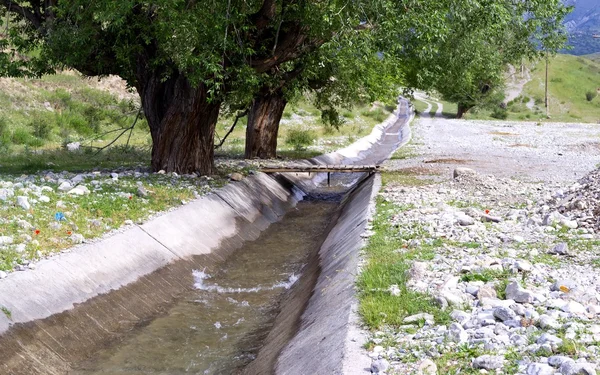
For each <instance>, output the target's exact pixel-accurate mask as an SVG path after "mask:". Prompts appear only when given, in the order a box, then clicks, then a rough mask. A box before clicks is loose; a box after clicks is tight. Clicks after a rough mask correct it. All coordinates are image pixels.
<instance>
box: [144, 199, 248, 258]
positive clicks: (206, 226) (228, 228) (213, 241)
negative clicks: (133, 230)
mask: <svg viewBox="0 0 600 375" xmlns="http://www.w3.org/2000/svg"><path fill="white" fill-rule="evenodd" d="M237 216H238V214H237V213H236V212H235V211H234V210H233V208H231V206H229V205H228V204H227V203H226V202H225V201H224V200H223V199H221V198H220V197H219V196H218V195H215V194H212V195H209V196H206V197H203V198H201V199H198V200H197V201H194V202H192V203H190V204H188V205H185V206H183V207H181V208H179V209H177V210H175V211H171V212H169V213H167V214H165V215H162V216H160V217H158V218H156V219H154V220H152V221H150V222H148V223H146V224H144V225H142V226H141V228H142V229H143V230H144V231H145V232H146V233H148V234H149V235H150V236H152V237H153V238H154V239H156V240H157V241H158V242H159V243H161V244H162V245H163V246H165V247H166V248H168V249H169V250H171V251H172V252H173V253H175V254H177V255H178V256H179V257H182V258H184V257H187V256H190V255H202V254H209V253H210V252H211V251H213V250H214V249H216V248H218V247H219V244H220V243H221V241H222V240H223V239H225V238H230V237H233V236H235V234H236V232H237V224H236V218H237Z"/></svg>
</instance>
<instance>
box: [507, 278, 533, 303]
mask: <svg viewBox="0 0 600 375" xmlns="http://www.w3.org/2000/svg"><path fill="white" fill-rule="evenodd" d="M505 293H506V299H512V300H514V301H515V302H518V303H532V302H533V300H534V297H533V293H531V292H530V291H528V290H527V289H523V288H522V287H521V286H520V285H519V283H518V282H517V281H511V282H510V283H508V285H507V286H506V290H505Z"/></svg>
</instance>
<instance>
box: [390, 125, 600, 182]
mask: <svg viewBox="0 0 600 375" xmlns="http://www.w3.org/2000/svg"><path fill="white" fill-rule="evenodd" d="M417 121H418V123H417V125H416V126H415V127H414V129H413V135H414V142H413V144H414V145H416V146H417V147H418V153H419V155H420V156H419V157H418V158H414V159H410V160H400V161H398V160H392V161H390V162H388V163H387V164H386V166H387V167H389V168H392V169H401V168H407V167H415V166H419V167H424V168H428V169H433V170H436V171H438V172H442V173H444V174H446V175H450V174H451V172H452V170H453V169H454V167H456V166H466V167H470V168H473V169H476V170H477V171H478V172H481V173H489V174H493V175H495V176H498V177H515V178H519V179H523V180H529V181H545V182H568V181H575V180H577V179H579V178H581V177H583V176H584V175H585V174H586V173H587V172H589V171H591V170H592V169H594V168H595V166H596V164H597V163H598V162H599V161H600V128H599V127H598V126H596V125H592V124H562V123H544V124H542V125H537V124H536V123H535V122H523V123H521V122H510V121H464V120H448V119H443V118H440V117H436V118H429V117H423V118H420V119H418V120H417Z"/></svg>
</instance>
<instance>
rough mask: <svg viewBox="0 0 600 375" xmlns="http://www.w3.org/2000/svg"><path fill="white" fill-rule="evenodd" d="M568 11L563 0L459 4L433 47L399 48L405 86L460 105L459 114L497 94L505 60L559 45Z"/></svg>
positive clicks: (532, 55) (536, 54)
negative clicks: (428, 48) (445, 29)
mask: <svg viewBox="0 0 600 375" xmlns="http://www.w3.org/2000/svg"><path fill="white" fill-rule="evenodd" d="M569 11H570V8H568V7H565V6H563V3H562V1H561V0H547V1H533V0H524V1H521V0H518V1H514V0H501V1H497V0H473V1H471V2H460V1H459V2H455V3H454V4H452V6H451V7H450V8H449V9H448V13H447V14H448V18H447V20H448V28H447V31H448V32H447V34H446V35H445V37H444V38H443V39H441V40H439V41H437V42H436V43H435V49H434V50H421V49H411V50H402V51H399V55H401V56H402V57H401V59H402V61H403V64H404V66H405V67H406V70H405V73H406V75H405V81H406V83H407V86H408V87H409V88H413V89H421V90H425V91H436V92H438V93H440V94H441V95H442V97H443V98H444V99H446V100H448V101H451V102H454V103H457V104H458V113H457V117H459V118H460V117H462V116H463V115H464V114H465V113H466V112H467V111H468V110H469V109H471V108H473V107H475V106H479V105H484V104H487V103H488V102H489V101H490V100H491V99H492V98H493V96H494V94H495V93H498V92H499V90H500V89H501V88H502V86H503V83H504V71H505V68H506V66H507V64H509V63H518V62H520V61H522V59H524V58H529V59H535V58H539V57H540V56H541V53H543V51H546V50H549V51H556V50H557V49H559V48H561V47H562V46H563V44H564V42H565V41H566V38H565V34H564V30H563V26H562V21H563V19H564V17H565V15H566V14H567V13H568V12H569Z"/></svg>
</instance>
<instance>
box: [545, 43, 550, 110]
mask: <svg viewBox="0 0 600 375" xmlns="http://www.w3.org/2000/svg"><path fill="white" fill-rule="evenodd" d="M545 105H546V118H550V109H549V108H548V51H547V50H546V100H545Z"/></svg>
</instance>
